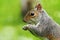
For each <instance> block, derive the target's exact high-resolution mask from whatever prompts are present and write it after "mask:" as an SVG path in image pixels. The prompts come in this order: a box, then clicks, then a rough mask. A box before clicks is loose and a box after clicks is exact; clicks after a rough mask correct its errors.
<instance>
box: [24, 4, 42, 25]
mask: <svg viewBox="0 0 60 40" xmlns="http://www.w3.org/2000/svg"><path fill="white" fill-rule="evenodd" d="M41 10H42V8H41V5H40V4H38V5H37V6H36V7H35V8H34V9H32V10H30V11H28V12H27V14H26V15H25V17H24V21H25V22H27V23H33V24H36V23H37V22H39V20H40V17H41V12H42V11H41Z"/></svg>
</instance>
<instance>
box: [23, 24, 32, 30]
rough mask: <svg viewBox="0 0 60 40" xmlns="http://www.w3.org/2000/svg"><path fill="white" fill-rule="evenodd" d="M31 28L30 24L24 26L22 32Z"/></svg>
mask: <svg viewBox="0 0 60 40" xmlns="http://www.w3.org/2000/svg"><path fill="white" fill-rule="evenodd" d="M30 26H31V24H28V25H25V26H24V27H23V30H28V28H29V27H30Z"/></svg>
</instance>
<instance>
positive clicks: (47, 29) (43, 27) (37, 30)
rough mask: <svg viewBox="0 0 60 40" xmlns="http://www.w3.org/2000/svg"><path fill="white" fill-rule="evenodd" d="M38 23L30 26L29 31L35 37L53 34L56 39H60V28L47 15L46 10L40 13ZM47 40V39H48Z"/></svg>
mask: <svg viewBox="0 0 60 40" xmlns="http://www.w3.org/2000/svg"><path fill="white" fill-rule="evenodd" d="M38 20H39V21H38V22H37V23H36V25H32V24H29V25H27V26H25V27H28V30H29V31H30V32H31V33H32V34H33V35H35V36H38V37H46V35H48V34H52V35H53V36H54V37H55V38H59V37H60V26H59V25H58V24H57V23H56V22H55V21H54V20H53V19H52V18H51V17H49V15H48V14H47V12H46V11H45V10H42V13H40V12H39V16H38ZM46 38H47V37H46Z"/></svg>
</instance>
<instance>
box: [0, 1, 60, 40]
mask: <svg viewBox="0 0 60 40" xmlns="http://www.w3.org/2000/svg"><path fill="white" fill-rule="evenodd" d="M41 5H42V7H43V8H44V9H45V10H46V11H47V12H48V14H49V16H51V17H52V18H53V19H54V20H55V21H56V22H57V23H59V24H60V0H41ZM21 14H22V13H21V2H20V0H0V40H40V39H39V38H37V37H35V36H33V35H32V34H31V33H30V32H29V31H24V30H23V29H22V27H23V25H25V24H26V23H24V22H23V18H22V15H21Z"/></svg>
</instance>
